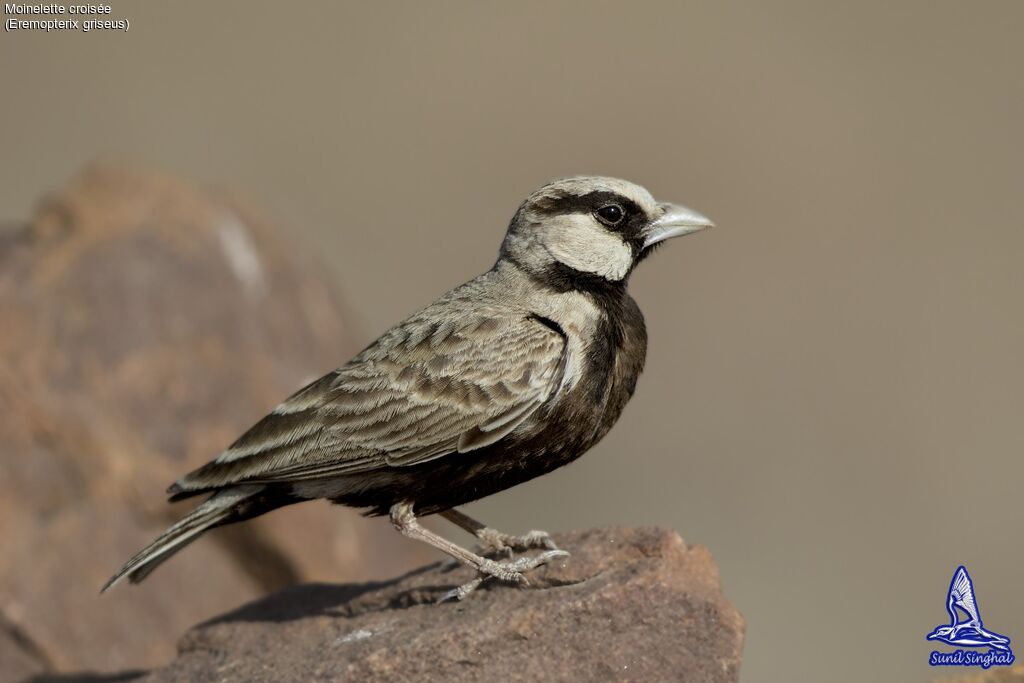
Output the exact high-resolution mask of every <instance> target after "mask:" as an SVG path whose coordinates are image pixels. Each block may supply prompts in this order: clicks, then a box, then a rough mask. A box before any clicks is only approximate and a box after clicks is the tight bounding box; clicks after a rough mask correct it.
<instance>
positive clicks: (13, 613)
mask: <svg viewBox="0 0 1024 683" xmlns="http://www.w3.org/2000/svg"><path fill="white" fill-rule="evenodd" d="M295 253H296V250H295V248H294V247H293V245H291V244H290V243H289V242H288V241H287V239H286V238H284V237H282V235H281V233H275V231H274V230H273V229H271V228H270V226H269V225H267V224H266V223H265V222H264V221H263V220H261V219H260V218H259V217H258V216H256V215H255V214H254V213H253V212H251V211H250V210H248V209H247V208H245V207H244V206H243V204H242V203H241V202H240V201H238V200H236V199H235V198H233V197H231V196H229V195H228V194H225V193H222V192H214V191H209V190H201V189H197V188H195V187H192V186H190V185H188V184H186V183H183V182H180V181H178V180H175V179H173V178H169V177H166V176H162V175H159V174H156V173H151V172H140V171H134V170H128V169H123V168H109V167H96V168H92V169H89V170H87V171H86V172H84V173H83V174H82V175H81V176H79V177H78V178H76V179H75V180H73V181H72V182H71V183H70V185H69V186H68V187H67V188H66V189H65V190H63V191H61V192H60V193H58V194H56V195H54V196H52V197H49V198H47V199H46V200H45V201H43V202H42V203H41V205H40V206H39V209H38V211H37V212H36V215H35V216H34V217H33V218H32V219H31V221H30V222H29V223H28V224H27V225H26V226H24V227H22V228H19V229H17V230H14V231H7V232H4V233H2V234H0V330H2V333H0V444H3V448H2V449H0V538H3V552H2V553H0V624H8V625H10V626H11V628H13V629H14V631H11V632H12V633H17V634H18V638H17V639H14V640H11V639H10V638H8V637H7V636H5V635H4V633H6V632H7V631H9V629H8V630H5V629H4V628H0V654H2V656H3V659H4V666H3V667H0V668H3V669H5V670H6V669H7V664H6V662H7V661H8V660H9V659H10V660H11V661H14V660H13V657H14V655H13V654H8V653H13V652H15V651H17V652H19V653H21V655H19V657H21V659H19V660H18V661H21V662H27V663H25V664H19V666H22V667H23V670H24V671H25V672H28V673H31V672H33V671H35V670H37V669H43V670H51V671H62V670H68V669H91V670H99V671H103V670H108V671H109V670H112V669H125V668H136V667H139V666H153V665H155V664H158V663H163V662H165V661H167V659H168V658H169V657H170V656H171V654H172V653H173V642H174V638H175V637H176V635H177V634H178V633H180V632H181V631H182V630H183V629H185V628H186V627H188V626H190V625H191V624H193V623H195V622H196V621H199V620H202V619H205V618H208V617H209V616H211V615H213V614H216V613H218V612H221V611H223V610H225V609H228V608H230V607H232V606H235V605H237V604H239V603H240V602H243V601H245V600H249V599H252V598H254V597H256V596H258V595H261V594H263V593H264V592H266V591H267V590H269V589H276V588H279V587H281V586H283V585H287V584H289V583H292V582H294V581H296V580H313V579H318V580H324V579H330V580H338V579H348V580H353V579H365V578H367V577H368V576H388V575H391V574H393V573H395V572H397V571H401V570H402V569H404V568H407V567H409V566H411V563H412V562H414V561H415V559H414V557H415V556H414V553H416V552H419V551H418V549H417V548H416V547H415V544H409V543H407V542H404V541H403V540H402V539H400V538H399V537H398V535H397V534H395V533H394V532H393V531H391V530H390V529H385V526H386V525H384V524H381V525H375V524H373V523H371V522H367V521H363V520H361V519H359V518H358V515H356V514H355V513H353V512H352V511H343V510H341V509H339V508H333V509H332V508H330V507H328V506H326V505H318V504H307V505H300V506H296V507H293V508H289V509H286V510H281V511H279V512H276V513H274V514H273V515H268V516H267V517H265V518H262V519H260V520H257V521H255V522H252V523H248V524H246V525H240V526H239V527H236V528H230V529H225V530H222V531H216V532H214V533H213V534H210V536H209V537H208V538H206V539H203V540H200V541H199V542H198V543H196V544H195V545H194V546H192V547H190V548H189V549H188V550H187V551H186V552H184V553H182V554H181V555H179V556H177V557H175V558H174V560H173V561H171V562H169V563H168V564H167V565H166V566H164V567H161V569H160V570H159V571H157V572H156V573H155V574H154V576H153V577H152V578H151V579H150V580H148V581H147V582H146V583H145V584H143V585H142V586H141V587H139V588H135V589H131V588H128V589H124V590H121V589H119V590H116V591H113V592H112V593H111V594H109V595H108V596H104V597H103V598H100V597H98V596H97V591H98V589H99V587H100V585H101V584H102V583H103V581H104V580H105V579H106V578H107V577H108V576H109V575H110V574H111V573H113V572H114V570H116V569H117V568H118V567H119V566H120V564H121V563H122V562H123V561H124V560H125V559H127V558H128V557H129V556H130V555H131V554H132V553H133V552H134V551H136V550H137V549H138V548H139V547H141V546H142V545H143V544H144V543H146V542H148V541H149V540H150V539H151V538H152V537H153V536H154V535H155V534H157V533H159V532H160V531H161V530H162V529H163V527H164V526H166V525H167V524H168V523H170V522H171V521H173V520H174V519H175V518H176V517H178V516H180V514H181V513H182V511H183V510H184V507H179V508H177V509H172V508H170V507H168V506H167V505H166V504H165V502H164V496H163V491H164V489H165V487H166V486H167V485H168V484H169V483H170V482H171V481H173V480H174V479H175V478H177V477H178V476H179V475H180V474H182V473H183V472H185V471H187V470H188V469H190V468H192V467H195V466H198V465H200V464H202V463H203V462H205V461H206V460H208V459H210V458H211V457H213V456H214V455H216V453H217V452H218V451H219V450H221V449H222V448H224V447H225V446H226V445H227V444H228V443H230V442H231V440H232V439H233V438H234V437H235V436H237V435H238V434H239V433H240V432H241V431H242V430H243V429H245V428H246V427H248V426H249V425H251V424H252V423H253V422H255V421H256V420H257V419H259V418H260V417H261V416H262V415H263V414H264V413H265V412H266V411H267V410H269V409H270V408H272V407H273V406H274V405H275V404H276V403H277V402H278V401H280V400H281V399H282V398H283V397H284V396H286V395H287V394H289V393H291V392H292V391H294V390H295V389H297V388H298V387H299V386H301V385H302V384H303V383H304V382H306V381H307V380H310V379H312V378H314V377H316V376H319V375H320V374H322V373H324V372H326V371H327V370H329V369H331V368H332V367H335V366H336V365H338V364H340V363H341V362H343V361H345V360H347V358H348V357H349V355H350V354H351V352H352V351H353V348H352V344H351V339H350V337H349V330H348V328H347V326H346V324H345V322H344V319H343V317H342V315H341V313H340V311H341V306H340V304H339V301H338V300H337V298H336V297H335V296H334V295H333V294H332V293H331V291H330V289H329V288H328V287H327V286H326V284H325V283H326V282H327V281H328V278H327V277H326V276H325V275H324V273H323V272H322V271H320V270H318V269H317V268H315V267H312V266H311V265H310V264H309V263H307V262H306V261H305V260H304V259H301V258H299V257H297V256H296V255H295ZM183 505H184V506H187V505H188V504H183ZM378 529H380V530H382V533H375V532H376V531H377V530H378ZM368 535H372V538H367V536H368ZM360 548H362V552H360ZM422 556H423V555H421V557H422ZM5 638H6V640H5ZM26 644H27V645H26ZM26 647H27V649H26ZM22 655H24V657H22Z"/></svg>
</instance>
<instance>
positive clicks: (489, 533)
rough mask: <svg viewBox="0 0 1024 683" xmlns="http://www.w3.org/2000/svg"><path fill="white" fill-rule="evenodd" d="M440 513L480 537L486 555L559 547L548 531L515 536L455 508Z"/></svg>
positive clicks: (529, 532)
mask: <svg viewBox="0 0 1024 683" xmlns="http://www.w3.org/2000/svg"><path fill="white" fill-rule="evenodd" d="M438 514H440V515H441V516H442V517H444V518H445V519H447V520H448V521H449V522H451V523H452V524H455V525H456V526H458V527H459V528H461V529H465V530H466V531H468V532H469V533H471V534H473V535H474V536H476V537H477V538H478V539H480V542H481V543H482V544H483V546H484V551H485V552H484V554H485V555H490V554H494V555H505V556H506V557H507V556H509V555H511V554H512V552H513V551H515V550H530V549H531V548H544V549H546V550H558V549H559V548H558V546H557V545H555V542H554V541H553V540H552V539H551V536H550V535H549V534H548V532H546V531H528V532H526V533H525V534H523V535H522V536H513V535H512V534H506V533H503V532H501V531H498V530H497V529H493V528H491V527H489V526H487V525H486V524H483V523H481V522H478V521H476V520H475V519H473V518H472V517H470V516H469V515H467V514H464V513H462V512H459V511H458V510H456V509H454V508H453V509H451V510H445V511H444V512H441V513H438ZM566 555H568V553H566Z"/></svg>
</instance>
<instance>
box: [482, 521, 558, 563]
mask: <svg viewBox="0 0 1024 683" xmlns="http://www.w3.org/2000/svg"><path fill="white" fill-rule="evenodd" d="M475 533H476V537H477V538H478V539H480V543H481V544H482V545H483V548H482V550H483V554H484V555H498V556H502V557H509V556H511V555H512V553H513V552H515V551H523V550H532V549H534V548H543V549H545V550H559V547H558V546H557V545H555V542H554V541H553V540H552V539H551V535H550V534H548V532H546V531H528V532H526V533H525V534H523V535H521V536H514V535H512V534H506V533H503V532H501V531H498V530H497V529H492V528H491V527H484V528H482V529H479V530H477V531H476V532H475ZM566 554H567V555H568V553H566Z"/></svg>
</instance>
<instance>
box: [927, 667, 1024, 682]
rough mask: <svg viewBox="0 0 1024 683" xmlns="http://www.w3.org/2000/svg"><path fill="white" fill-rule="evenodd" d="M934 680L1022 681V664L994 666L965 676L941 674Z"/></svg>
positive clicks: (1023, 671)
mask: <svg viewBox="0 0 1024 683" xmlns="http://www.w3.org/2000/svg"><path fill="white" fill-rule="evenodd" d="M935 680H936V683H1024V664H1016V665H1014V666H1011V667H1001V666H994V667H992V668H991V669H989V670H988V671H975V672H974V673H971V674H967V675H965V676H956V675H954V676H943V677H940V678H937V679H935Z"/></svg>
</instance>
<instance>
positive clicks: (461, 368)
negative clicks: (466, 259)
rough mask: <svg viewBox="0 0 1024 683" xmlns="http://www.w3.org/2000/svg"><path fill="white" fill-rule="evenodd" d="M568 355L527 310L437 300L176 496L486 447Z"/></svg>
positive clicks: (277, 412)
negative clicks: (447, 306)
mask: <svg viewBox="0 0 1024 683" xmlns="http://www.w3.org/2000/svg"><path fill="white" fill-rule="evenodd" d="M463 303H465V302H463ZM567 353H568V352H567V350H566V347H565V340H564V338H563V337H562V335H560V334H559V333H558V332H556V331H554V330H552V329H550V328H549V327H547V326H544V325H542V324H539V323H537V322H536V321H534V320H533V319H531V318H529V317H528V316H527V315H518V314H513V313H511V312H510V311H509V310H507V309H502V308H497V307H492V308H487V307H482V306H479V307H475V308H474V307H470V310H469V311H465V310H457V311H439V310H437V309H436V308H434V309H431V308H428V309H426V310H425V311H423V312H422V313H420V314H418V315H416V316H413V317H412V318H410V319H408V320H407V321H405V322H404V323H402V324H400V325H399V326H397V327H395V328H393V329H392V330H390V331H389V332H387V333H385V334H384V335H383V336H382V337H381V338H380V339H378V340H377V341H376V342H374V343H373V344H372V345H371V346H369V347H368V348H367V349H366V350H364V351H363V352H362V353H360V354H359V355H358V356H356V357H355V358H354V359H352V361H351V362H350V363H348V364H347V365H345V366H343V367H341V368H339V369H338V370H335V371H334V372H332V373H330V374H328V375H326V376H324V377H321V378H320V379H318V380H316V381H315V382H313V383H311V384H309V385H308V386H306V387H304V388H303V389H301V390H299V391H298V392H296V393H295V394H293V395H292V396H291V397H289V398H288V399H287V400H285V401H284V402H283V403H281V404H280V405H279V406H277V408H275V409H274V411H273V412H271V413H270V414H269V415H267V416H266V417H265V418H263V419H262V420H260V421H259V422H258V423H256V425H254V426H253V427H252V428H251V429H250V430H249V431H247V432H246V433H245V434H243V435H242V436H241V437H239V439H238V440H236V441H235V442H234V443H233V444H232V445H231V446H230V447H229V448H228V449H227V450H225V451H224V452H223V453H221V454H220V455H219V456H218V457H217V458H216V459H215V460H213V461H212V462H210V463H209V464H207V465H205V466H203V467H201V468H199V469H198V470H195V471H194V472H192V473H190V474H188V475H186V476H185V477H183V478H182V479H180V480H179V481H178V482H177V483H176V484H175V485H174V486H172V488H171V492H172V493H175V494H178V495H181V494H182V493H183V492H184V493H187V492H190V491H200V490H206V489H210V488H217V487H220V486H225V485H228V484H237V483H239V482H243V481H259V482H274V481H299V480H303V479H310V478H319V477H331V476H338V475H344V474H354V473H358V472H365V471H370V470H374V469H380V468H386V467H406V466H410V465H415V464H419V463H423V462H427V461H429V460H433V459H435V458H440V457H444V456H445V455H448V454H451V453H455V452H467V451H472V450H474V449H477V448H482V447H484V446H486V445H489V444H492V443H494V442H496V441H498V440H500V439H501V438H503V437H505V436H507V435H508V434H509V433H511V432H512V431H514V430H515V429H516V428H517V427H519V426H520V425H521V424H523V422H525V421H526V420H528V419H529V418H530V416H531V415H533V414H535V413H536V411H537V410H538V409H539V408H540V407H541V406H542V405H543V404H544V402H545V401H547V399H548V398H550V397H551V395H552V394H553V393H554V392H556V391H557V390H558V388H559V386H560V385H561V383H562V377H563V374H564V372H565V368H566V355H567Z"/></svg>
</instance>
